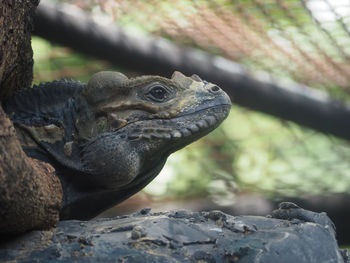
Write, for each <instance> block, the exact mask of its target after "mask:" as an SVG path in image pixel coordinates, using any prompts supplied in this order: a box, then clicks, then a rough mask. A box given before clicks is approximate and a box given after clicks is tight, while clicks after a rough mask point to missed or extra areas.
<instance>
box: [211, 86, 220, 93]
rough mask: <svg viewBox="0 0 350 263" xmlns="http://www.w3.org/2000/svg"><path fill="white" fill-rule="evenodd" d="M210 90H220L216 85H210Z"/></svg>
mask: <svg viewBox="0 0 350 263" xmlns="http://www.w3.org/2000/svg"><path fill="white" fill-rule="evenodd" d="M210 91H211V92H214V93H216V92H218V91H220V88H219V87H218V86H212V87H210Z"/></svg>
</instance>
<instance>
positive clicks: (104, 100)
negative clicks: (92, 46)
mask: <svg viewBox="0 0 350 263" xmlns="http://www.w3.org/2000/svg"><path fill="white" fill-rule="evenodd" d="M230 107H231V101H230V98H229V97H228V95H227V94H226V93H225V92H224V91H222V90H221V89H220V88H219V87H218V86H216V85H215V84H212V83H209V82H207V81H204V80H202V79H200V78H199V77H198V76H197V75H192V76H191V77H186V76H184V75H183V74H182V73H180V72H174V74H173V76H172V77H171V79H168V78H164V77H160V76H141V77H136V78H130V79H129V78H127V77H126V76H125V75H123V74H122V73H119V72H109V71H102V72H98V73H96V74H94V75H93V76H92V77H91V78H90V80H89V82H88V84H83V83H81V82H78V81H72V80H59V81H53V82H48V83H44V84H40V85H39V86H35V87H33V88H31V89H26V90H24V91H22V92H20V93H19V94H16V95H14V96H13V97H11V98H10V99H8V100H7V102H6V103H5V104H4V109H5V111H6V112H7V114H8V115H9V116H10V118H11V119H12V121H13V123H14V125H15V128H16V132H17V135H18V138H19V140H20V142H21V145H22V147H23V149H24V151H25V152H26V154H27V155H28V156H30V157H32V158H36V159H40V160H42V161H45V162H49V163H50V164H52V165H53V166H54V167H55V169H56V173H57V176H58V177H59V179H60V181H61V183H62V187H63V192H64V200H63V205H62V210H61V213H60V216H61V219H71V218H74V219H89V218H92V217H94V216H96V215H97V214H98V213H100V212H101V211H103V210H105V209H107V208H109V207H111V206H113V205H115V204H116V203H119V202H121V201H123V200H125V199H126V198H128V197H129V196H131V195H133V194H134V193H136V192H138V191H139V190H141V189H142V188H143V187H144V186H146V185H147V184H148V183H149V182H150V181H152V180H153V179H154V177H155V176H156V175H157V174H158V173H159V172H160V170H161V169H162V167H163V166H164V164H165V161H166V159H167V157H168V156H169V155H170V154H171V153H173V152H175V151H177V150H179V149H180V148H183V147H184V146H186V145H188V144H189V143H191V142H193V141H195V140H197V139H199V138H200V137H202V136H204V135H206V134H208V133H209V132H210V131H212V130H214V129H215V128H216V127H217V126H218V125H219V124H220V123H221V122H222V121H223V120H224V119H225V118H226V117H227V115H228V113H229V111H230Z"/></svg>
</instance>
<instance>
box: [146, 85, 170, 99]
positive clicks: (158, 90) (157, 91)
mask: <svg viewBox="0 0 350 263" xmlns="http://www.w3.org/2000/svg"><path fill="white" fill-rule="evenodd" d="M147 97H148V98H150V99H152V100H154V101H158V102H161V101H164V100H165V99H167V98H168V91H167V90H166V89H165V88H164V87H162V86H154V87H152V88H151V89H150V91H149V92H148V94H147Z"/></svg>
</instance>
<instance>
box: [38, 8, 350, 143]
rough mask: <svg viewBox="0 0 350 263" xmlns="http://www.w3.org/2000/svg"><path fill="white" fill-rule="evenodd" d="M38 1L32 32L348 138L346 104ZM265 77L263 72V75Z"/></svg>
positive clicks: (223, 60) (349, 116) (213, 57)
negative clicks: (212, 87) (177, 75)
mask: <svg viewBox="0 0 350 263" xmlns="http://www.w3.org/2000/svg"><path fill="white" fill-rule="evenodd" d="M71 11H72V10H70V12H68V11H66V10H64V9H62V8H61V9H58V8H54V7H53V6H51V5H48V4H40V6H39V8H38V10H37V16H36V19H35V32H34V33H35V34H36V35H38V36H41V37H44V38H46V39H48V40H50V41H53V42H56V43H59V44H61V45H65V46H70V47H72V48H74V49H75V50H77V51H78V52H81V53H85V54H88V55H91V56H95V57H98V58H102V59H106V60H108V61H110V62H111V63H114V64H116V65H119V66H123V67H127V68H130V69H132V70H138V71H139V72H143V73H146V74H158V75H163V76H170V75H171V74H172V72H173V71H174V70H179V71H182V72H183V73H184V74H188V75H190V74H193V73H196V74H198V75H199V76H201V77H203V78H204V79H206V80H208V81H211V82H213V83H216V84H218V85H220V86H221V87H222V88H223V89H224V90H225V91H226V92H227V93H228V94H229V95H230V97H231V98H232V99H233V101H234V103H236V104H238V105H241V106H244V107H248V108H251V109H254V110H257V111H261V112H265V113H268V114H271V115H274V116H277V117H279V118H283V119H286V120H291V121H294V122H296V123H299V124H301V125H305V126H307V127H311V128H313V129H316V130H318V131H321V132H324V133H330V134H333V135H336V136H338V137H342V138H344V139H350V121H349V120H350V108H349V107H347V106H345V105H343V104H341V103H339V102H338V103H337V102H336V101H334V100H332V99H331V98H330V97H329V96H327V94H326V93H322V92H320V91H316V90H313V89H310V88H308V87H306V86H303V85H299V84H288V85H287V84H280V83H279V82H277V81H275V80H272V79H271V78H270V77H267V78H262V77H257V76H253V75H252V74H250V73H249V72H248V71H247V70H245V69H244V67H242V66H241V65H239V64H237V63H234V62H232V61H229V60H226V59H224V58H222V57H218V56H212V55H210V54H208V53H206V52H203V51H200V50H197V49H193V48H185V47H180V46H177V45H174V44H173V43H171V42H170V41H167V40H165V39H161V38H145V37H142V38H139V37H135V36H131V35H129V34H127V33H126V32H124V31H123V30H121V29H120V28H118V27H105V26H101V25H98V24H96V23H94V22H93V21H92V20H91V19H90V18H89V17H88V16H87V15H82V14H80V15H77V16H75V15H72V14H71V13H72V12H71ZM266 76H267V75H266ZM266 76H265V77H266Z"/></svg>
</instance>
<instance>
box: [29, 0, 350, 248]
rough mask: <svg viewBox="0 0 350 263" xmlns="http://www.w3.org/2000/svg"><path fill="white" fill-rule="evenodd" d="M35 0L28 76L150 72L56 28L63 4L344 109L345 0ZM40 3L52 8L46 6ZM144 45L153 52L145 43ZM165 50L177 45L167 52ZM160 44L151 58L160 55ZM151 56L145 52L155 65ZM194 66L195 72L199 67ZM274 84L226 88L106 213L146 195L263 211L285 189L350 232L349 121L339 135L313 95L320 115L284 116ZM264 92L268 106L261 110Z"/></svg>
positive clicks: (348, 7)
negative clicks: (177, 145) (219, 115)
mask: <svg viewBox="0 0 350 263" xmlns="http://www.w3.org/2000/svg"><path fill="white" fill-rule="evenodd" d="M68 4H69V5H68ZM41 5H42V7H43V8H42V9H40V8H39V10H38V11H39V12H38V17H39V18H38V19H37V20H36V22H35V28H36V31H35V32H34V34H35V35H34V37H33V39H32V46H33V51H34V83H39V82H43V81H51V80H54V79H60V78H63V77H65V78H73V79H78V80H81V81H83V82H87V81H88V79H89V77H90V76H91V75H92V74H93V73H95V72H97V71H100V70H116V71H120V72H123V73H124V74H126V75H127V76H129V77H132V76H137V75H143V74H148V73H149V71H147V70H142V67H140V66H138V65H139V64H140V63H143V62H142V61H141V60H142V57H141V58H137V57H133V58H132V57H131V58H130V60H129V61H127V62H126V61H125V60H126V58H125V57H122V58H121V59H120V60H119V62H120V63H118V57H117V58H112V57H113V56H114V54H113V53H111V54H110V57H111V59H108V57H106V56H104V57H103V56H99V55H98V54H97V53H98V52H97V53H95V52H94V46H93V45H94V44H93V43H94V41H91V45H92V47H91V49H85V48H84V50H81V49H80V48H79V46H80V44H82V43H83V42H84V45H88V44H89V43H90V41H80V40H79V39H78V37H79V35H77V34H74V33H69V28H72V27H70V26H68V29H67V30H66V35H62V36H59V37H57V36H56V38H55V37H52V34H56V32H58V31H55V30H58V29H57V28H60V27H61V26H62V25H63V24H64V23H62V20H65V19H62V15H63V14H65V15H67V16H72V17H75V18H77V21H82V20H81V19H79V17H83V16H85V17H88V18H89V19H90V20H89V21H90V22H91V24H89V25H86V26H87V27H90V26H91V25H92V24H94V23H95V24H96V25H98V26H100V27H101V28H105V29H106V30H107V31H106V32H105V33H106V34H107V35H108V34H109V35H111V36H112V35H113V32H114V31H113V28H118V30H122V31H123V32H125V34H127V35H128V36H129V35H130V36H132V37H135V39H136V40H137V43H136V44H137V45H138V46H140V47H141V48H142V47H143V43H144V44H145V46H146V44H147V43H148V42H147V39H149V38H150V37H151V38H155V39H162V41H165V40H166V42H164V43H170V44H171V45H174V46H175V47H177V50H178V51H179V52H181V50H183V49H185V48H191V51H193V52H196V50H199V51H200V52H203V54H208V55H209V56H210V57H211V58H215V59H218V58H220V59H221V58H222V59H225V60H222V61H226V62H225V63H228V62H227V61H229V62H230V63H231V62H232V64H227V65H228V67H229V66H230V67H232V66H233V67H235V68H236V72H237V71H238V73H239V74H241V75H244V77H246V78H253V79H258V80H259V81H264V83H270V82H271V83H272V84H271V85H273V84H274V83H278V86H279V87H281V88H282V89H286V90H290V91H291V92H294V91H296V92H297V93H298V96H299V97H300V99H301V100H302V98H304V97H310V96H311V98H312V99H313V100H315V101H322V102H324V105H326V106H325V107H327V109H330V110H329V112H331V113H332V112H333V111H331V110H332V109H333V108H334V109H336V110H339V109H341V110H343V112H345V113H346V112H347V111H349V108H348V104H349V101H350V74H349V73H350V63H349V62H350V2H349V1H347V0H346V1H345V0H332V1H328V0H264V1H263V0H241V1H239V0H231V1H229V0H219V1H209V0H208V1H204V0H202V1H195V0H192V1H191V0H174V1H157V0H151V1H149V0H147V1H146V0H135V1H126V0H99V1H93V0H91V1H87V0H81V1H79V0H75V1H58V0H56V1H53V0H52V1H49V0H42V1H41ZM45 5H48V6H47V7H50V8H51V9H49V8H48V9H45V8H44V7H45ZM53 9H56V11H55V12H61V13H54V11H53ZM48 10H49V11H50V10H51V12H52V16H53V19H56V20H57V19H58V20H57V21H58V22H57V25H55V28H52V27H51V28H50V27H49V26H47V25H48V24H47V23H44V22H43V21H44V20H40V19H41V18H40V16H45V14H48ZM55 14H56V15H55ZM60 18H61V19H62V20H61V21H60V20H59V19H60ZM52 21H54V20H52ZM72 21H73V20H72ZM56 27H57V28H56ZM108 30H111V31H110V32H109V31H108ZM96 35H97V36H98V34H95V35H91V38H93V37H96ZM112 37H113V36H112ZM131 39H132V38H131ZM142 39H145V41H142ZM79 41H80V42H79ZM128 41H129V40H128ZM79 43H80V44H79ZM161 43H163V42H161ZM127 45H131V46H132V45H133V43H127V44H126V46H127ZM106 48H108V47H106ZM192 48H193V49H192ZM89 50H90V51H89ZM149 53H150V56H151V55H152V50H150V51H149ZM200 54H202V53H200ZM168 55H169V56H170V57H171V56H173V55H174V54H163V57H167V56H168ZM156 56H157V54H155V61H156V60H157V59H158V60H159V59H160V60H162V57H161V58H159V56H158V58H157V57H156ZM122 60H123V61H122ZM150 61H151V62H149V61H147V63H148V64H149V67H152V60H150ZM220 61H221V60H220ZM155 63H156V62H155ZM133 65H135V67H134V66H133ZM223 65H226V64H223ZM221 67H222V66H221ZM237 69H238V70H237ZM178 70H179V71H182V69H181V68H178ZM190 71H191V68H189V69H188V68H187V69H186V70H185V72H186V73H187V72H190ZM193 71H194V72H192V73H197V72H196V70H195V67H193ZM159 74H162V75H163V72H160V73H159ZM211 74H214V75H215V74H216V73H215V71H214V72H211ZM218 74H219V73H218ZM199 75H200V74H199ZM200 76H201V77H202V78H204V79H205V76H202V75H200ZM167 77H169V76H167ZM296 83H298V84H296ZM222 88H223V89H225V90H229V89H232V90H235V89H236V88H237V87H235V86H230V87H227V86H222ZM256 89H257V90H259V85H257V87H256ZM293 89H295V90H293ZM247 92H248V91H247ZM270 92H272V93H271V96H269V95H266V96H267V97H269V98H271V100H270V101H269V102H268V103H265V102H264V101H263V100H262V99H261V98H260V97H259V93H256V92H254V90H253V91H249V93H248V95H246V96H247V97H248V98H249V99H250V101H252V102H251V103H247V104H245V102H244V100H243V99H240V96H238V97H237V98H235V97H234V96H233V107H232V110H231V113H230V115H229V117H228V118H227V120H226V121H225V122H224V123H223V124H222V125H221V126H220V127H219V128H218V129H216V130H215V131H214V132H212V133H211V134H209V135H208V136H206V137H204V138H202V139H201V140H199V141H197V142H195V143H193V144H191V145H189V146H187V147H186V148H185V149H182V150H180V151H178V152H176V153H174V154H172V155H171V156H170V158H169V159H168V162H167V164H166V166H165V168H164V169H163V170H162V172H161V173H160V174H159V175H158V177H157V178H156V179H155V180H154V181H153V182H152V183H151V184H149V185H148V186H147V187H146V188H145V189H144V190H143V191H142V192H140V193H138V194H137V195H135V196H133V197H131V198H130V199H129V200H127V201H125V202H124V203H122V204H120V205H119V206H117V207H116V208H112V209H110V210H108V211H106V212H105V213H104V214H103V215H102V216H115V215H120V214H124V213H131V212H133V211H136V210H139V209H141V208H143V207H151V208H152V210H153V211H159V210H169V209H192V210H196V211H198V210H211V209H220V210H223V211H225V212H227V213H230V214H234V215H235V214H256V215H266V214H268V213H269V212H271V210H273V209H275V208H277V204H278V202H279V201H281V200H283V201H286V200H287V201H295V202H296V203H298V204H299V205H300V206H302V207H303V208H307V209H311V210H314V211H326V212H327V213H328V214H329V215H330V217H331V218H332V220H333V221H335V223H336V227H337V230H338V231H337V233H338V239H340V241H341V242H342V243H343V244H349V242H350V227H349V226H347V225H348V222H349V220H350V205H349V201H350V199H349V197H350V195H349V192H350V144H349V138H350V133H349V134H348V135H347V133H346V132H343V133H342V132H340V133H339V134H342V135H341V136H335V135H332V134H331V133H332V132H331V133H329V132H327V129H328V128H332V127H331V126H332V125H333V123H328V122H327V120H324V121H323V120H322V114H323V112H322V111H320V112H318V111H317V110H316V111H315V109H312V107H309V108H311V109H310V111H312V110H314V111H315V113H314V114H315V115H317V114H319V115H320V116H321V117H320V120H317V121H318V122H323V123H321V124H320V125H318V124H315V125H308V124H306V125H305V121H303V119H302V118H301V120H302V121H301V122H299V121H298V120H297V119H293V118H292V117H291V118H288V116H289V115H288V113H286V114H285V115H283V116H287V117H286V118H282V117H281V114H279V112H278V108H277V109H274V108H273V105H274V103H275V104H276V105H278V104H279V103H280V101H279V97H278V96H277V95H278V94H277V93H276V92H274V90H273V89H272V90H271V91H270ZM276 94H277V95H276ZM310 94H311V95H310ZM283 99H284V98H281V100H283ZM294 100H295V99H294ZM254 103H255V104H254ZM263 103H265V104H268V105H267V106H266V107H272V108H273V109H272V110H271V109H269V110H264V107H263V106H261V105H262V104H263ZM250 105H252V106H250ZM295 105H298V103H296V104H295ZM289 110H290V112H294V111H297V110H298V108H297V107H296V108H290V109H289ZM303 110H304V108H303ZM306 110H307V107H306ZM306 110H305V116H306V115H307V114H308V112H306ZM336 110H335V111H336ZM267 113H270V114H267ZM332 114H333V113H332ZM332 114H331V115H330V116H331V118H333V119H337V118H338V117H339V116H338V115H337V112H335V113H334V115H332ZM303 115H304V112H301V116H303ZM347 116H350V115H347ZM291 119H292V120H294V121H291ZM346 120H347V121H346ZM315 122H316V120H315ZM339 123H340V124H339ZM300 124H302V125H300ZM349 124H350V119H347V118H345V121H344V119H341V118H340V121H339V122H338V126H339V127H338V129H340V130H342V125H343V126H344V129H349ZM307 126H308V127H310V126H311V127H312V128H308V127H307ZM318 126H323V127H326V128H325V129H317V127H318ZM315 127H316V129H315ZM333 134H334V133H333ZM344 134H345V135H344ZM347 136H348V137H347ZM340 137H341V138H340Z"/></svg>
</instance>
